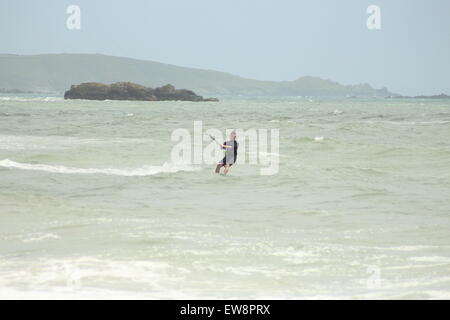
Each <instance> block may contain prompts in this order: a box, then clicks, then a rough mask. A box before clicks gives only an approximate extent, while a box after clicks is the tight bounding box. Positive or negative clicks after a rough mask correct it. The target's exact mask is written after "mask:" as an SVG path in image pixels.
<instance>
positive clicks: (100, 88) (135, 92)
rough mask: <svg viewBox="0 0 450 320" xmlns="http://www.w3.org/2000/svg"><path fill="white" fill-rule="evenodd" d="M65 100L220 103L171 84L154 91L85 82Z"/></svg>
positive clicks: (124, 85)
mask: <svg viewBox="0 0 450 320" xmlns="http://www.w3.org/2000/svg"><path fill="white" fill-rule="evenodd" d="M64 99H86V100H139V101H171V100H179V101H219V100H218V99H216V98H207V99H204V98H203V97H202V96H199V95H196V94H195V93H194V92H193V91H191V90H186V89H175V87H174V86H173V85H171V84H167V85H165V86H162V87H159V88H155V89H152V88H147V87H144V86H141V85H139V84H136V83H131V82H116V83H113V84H111V85H107V84H103V83H96V82H85V83H82V84H79V85H72V86H71V87H70V90H68V91H66V92H65V93H64Z"/></svg>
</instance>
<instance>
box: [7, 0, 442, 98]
mask: <svg viewBox="0 0 450 320" xmlns="http://www.w3.org/2000/svg"><path fill="white" fill-rule="evenodd" d="M70 4H76V5H78V6H79V7H80V8H81V29H80V30H68V29H67V28H66V20H67V18H68V16H69V15H68V14H67V13H66V9H67V7H68V6H69V5H70ZM371 4H375V5H378V6H379V7H380V8H381V30H369V29H368V28H367V26H366V20H367V18H368V16H369V15H368V14H367V13H366V9H367V7H368V6H369V5H371ZM0 39H1V41H0V53H15V54H38V53H62V52H68V53H103V54H111V55H117V56H125V57H134V58H139V59H145V60H153V61H159V62H165V63H171V64H175V65H181V66H187V67H197V68H204V69H213V70H219V71H226V72H230V73H233V74H237V75H240V76H243V77H249V78H256V79H262V80H294V79H296V78H298V77H300V76H304V75H313V76H320V77H323V78H327V79H332V80H336V81H339V82H341V83H345V84H350V83H352V84H353V83H364V82H367V83H370V84H371V85H373V86H375V87H383V86H386V87H388V88H389V89H390V90H391V91H393V92H397V93H402V94H422V93H424V94H436V93H441V92H446V93H448V94H450V63H449V57H450V1H449V0H428V1H426V0H370V1H366V0H341V1H338V0H314V1H313V0H310V1H301V0H222V1H218V0H164V1H163V0H142V1H138V0H129V1H119V0H114V1H112V0H109V1H106V0H71V1H65V0H0Z"/></svg>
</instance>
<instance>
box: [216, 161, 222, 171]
mask: <svg viewBox="0 0 450 320" xmlns="http://www.w3.org/2000/svg"><path fill="white" fill-rule="evenodd" d="M222 167H223V164H221V163H219V164H218V165H217V166H216V173H220V168H222Z"/></svg>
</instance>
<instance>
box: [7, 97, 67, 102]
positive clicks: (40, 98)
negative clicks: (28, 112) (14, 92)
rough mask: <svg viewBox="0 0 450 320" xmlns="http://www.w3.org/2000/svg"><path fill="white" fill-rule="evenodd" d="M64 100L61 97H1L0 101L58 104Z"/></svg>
mask: <svg viewBox="0 0 450 320" xmlns="http://www.w3.org/2000/svg"><path fill="white" fill-rule="evenodd" d="M63 100H64V99H63V98H60V97H35V98H25V97H0V101H19V102H27V101H33V102H35V101H42V102H56V101H63Z"/></svg>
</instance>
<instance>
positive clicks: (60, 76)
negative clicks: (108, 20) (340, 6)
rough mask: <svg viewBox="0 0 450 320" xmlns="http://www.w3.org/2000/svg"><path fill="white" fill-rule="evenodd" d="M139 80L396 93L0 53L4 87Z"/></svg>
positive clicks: (207, 90)
mask: <svg viewBox="0 0 450 320" xmlns="http://www.w3.org/2000/svg"><path fill="white" fill-rule="evenodd" d="M124 81H129V82H134V83H139V84H141V85H144V86H148V87H159V86H162V85H164V84H167V83H171V84H173V85H174V86H175V87H177V88H186V89H190V90H194V91H195V92H196V93H198V94H201V95H208V96H212V95H219V96H220V95H231V96H233V95H244V96H363V97H372V96H378V97H385V96H390V95H393V94H392V93H390V92H389V91H387V90H386V89H380V90H377V89H373V88H372V87H371V86H369V85H367V84H362V85H354V86H345V85H341V84H339V83H337V82H333V81H329V80H323V79H320V78H316V77H302V78H300V79H298V80H295V81H283V82H275V81H259V80H252V79H245V78H241V77H238V76H235V75H232V74H229V73H224V72H218V71H210V70H201V69H192V68H185V67H178V66H174V65H169V64H164V63H158V62H153V61H143V60H136V59H130V58H121V57H114V56H106V55H97V54H46V55H31V56H22V55H10V54H3V55H0V88H3V89H7V90H10V89H19V90H24V91H39V92H57V93H62V92H64V91H65V90H67V89H69V88H70V85H72V84H79V83H82V82H101V83H113V82H124Z"/></svg>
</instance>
